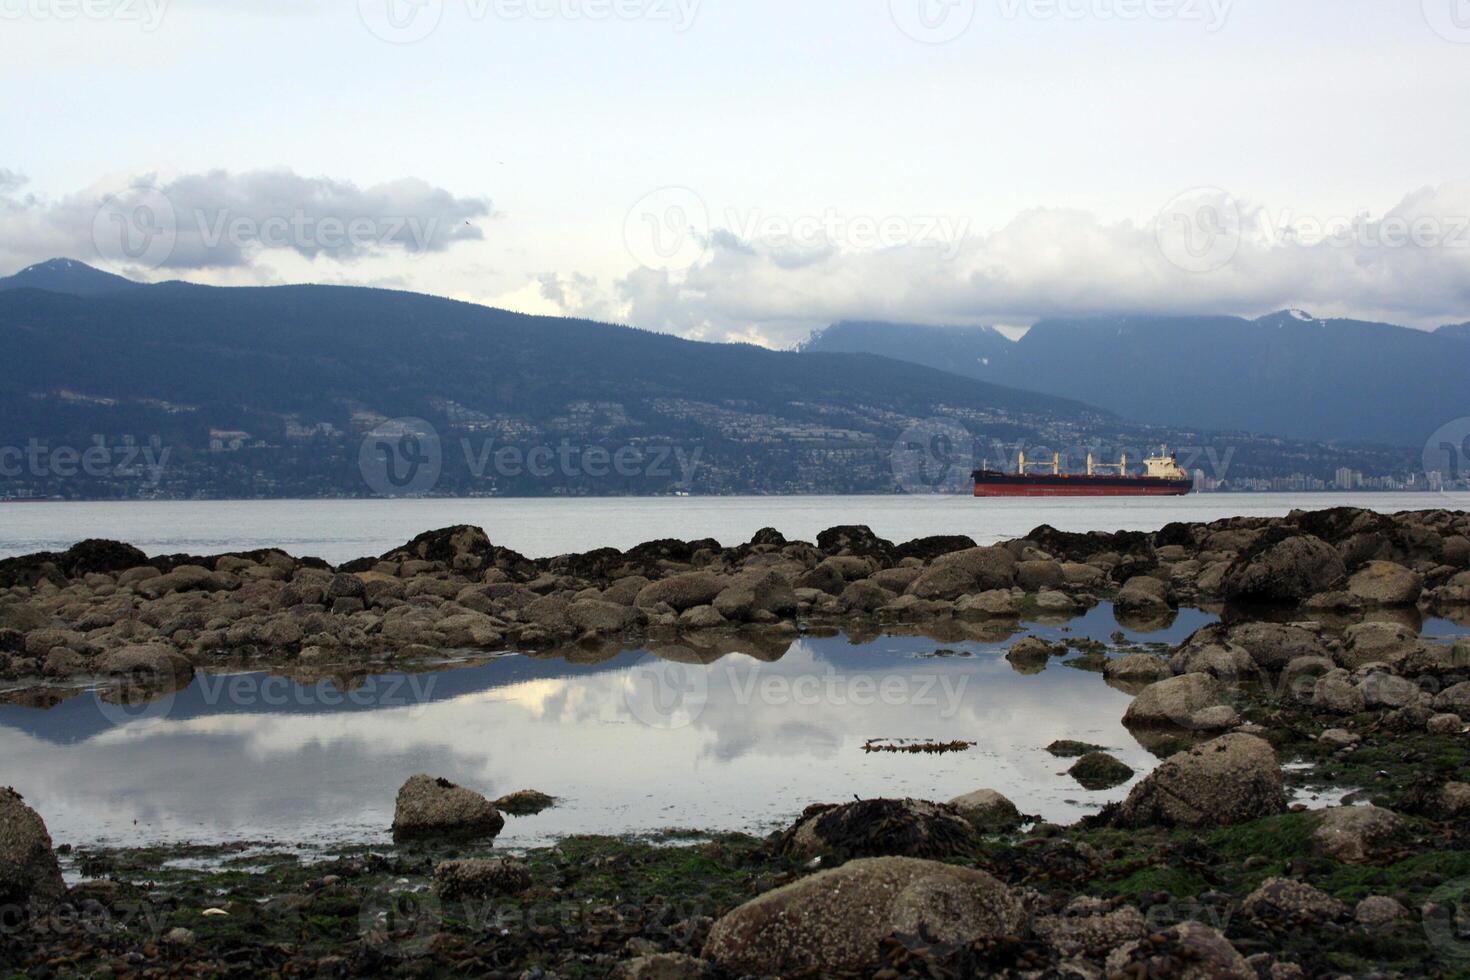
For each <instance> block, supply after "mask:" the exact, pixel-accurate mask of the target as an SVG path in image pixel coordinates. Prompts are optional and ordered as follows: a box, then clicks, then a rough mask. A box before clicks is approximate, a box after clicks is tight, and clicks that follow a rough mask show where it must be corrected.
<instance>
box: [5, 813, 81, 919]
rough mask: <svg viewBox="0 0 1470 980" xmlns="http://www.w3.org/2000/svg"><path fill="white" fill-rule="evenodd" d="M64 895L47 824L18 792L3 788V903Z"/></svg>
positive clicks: (48, 900)
mask: <svg viewBox="0 0 1470 980" xmlns="http://www.w3.org/2000/svg"><path fill="white" fill-rule="evenodd" d="M65 894H66V884H65V883H64V882H63V881H62V880H61V866H60V865H59V864H58V863H57V861H56V853H55V852H54V851H53V850H52V849H51V835H50V834H49V833H48V832H47V831H46V824H45V823H44V822H43V821H42V820H41V817H40V815H39V814H38V813H36V811H35V810H32V809H31V808H30V807H28V806H26V804H25V800H23V799H21V796H20V794H19V793H17V792H16V791H15V790H13V789H11V788H10V787H8V786H7V787H5V788H3V789H0V905H25V904H27V903H29V902H32V901H35V902H53V901H56V900H57V899H59V898H61V897H63V896H64V895H65Z"/></svg>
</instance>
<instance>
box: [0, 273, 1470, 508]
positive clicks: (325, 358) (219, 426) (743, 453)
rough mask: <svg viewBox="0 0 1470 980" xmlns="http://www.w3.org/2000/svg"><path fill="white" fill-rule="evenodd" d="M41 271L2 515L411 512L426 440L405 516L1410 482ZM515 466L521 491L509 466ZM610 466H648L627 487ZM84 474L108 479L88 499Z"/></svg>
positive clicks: (90, 480)
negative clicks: (1139, 484)
mask: <svg viewBox="0 0 1470 980" xmlns="http://www.w3.org/2000/svg"><path fill="white" fill-rule="evenodd" d="M43 265H45V266H49V267H50V268H49V269H48V270H47V271H48V273H59V275H57V274H51V275H49V278H43V277H41V276H40V275H39V274H31V275H29V276H25V277H22V278H24V280H25V281H27V282H29V283H32V284H34V283H36V282H38V281H46V282H48V283H49V284H50V285H52V286H53V287H54V288H53V289H50V290H47V289H42V288H39V287H37V286H34V285H31V286H22V287H20V288H9V289H4V290H0V345H3V348H4V350H5V352H6V355H7V360H6V367H7V370H5V371H3V372H0V447H23V448H24V449H25V458H26V460H27V462H26V465H25V466H24V467H22V472H20V473H19V475H17V474H15V473H14V472H7V473H4V474H0V497H6V496H13V497H29V496H64V497H69V498H76V499H82V498H97V497H127V496H165V497H180V496H188V497H192V496H207V497H237V498H238V497H313V496H365V495H370V494H374V493H383V492H392V493H398V492H404V491H402V490H401V487H402V486H403V484H401V483H398V482H394V483H393V485H392V487H391V488H388V489H386V490H385V489H384V487H383V486H381V485H379V484H378V483H375V482H374V480H373V479H370V478H368V468H369V465H370V464H371V463H372V460H373V458H375V457H376V456H378V455H381V451H382V448H383V445H382V440H383V439H384V438H391V439H392V440H394V441H397V440H398V439H399V438H400V437H401V436H402V435H403V433H404V432H410V433H414V434H415V438H417V434H419V433H421V432H422V431H423V430H422V428H421V426H422V425H427V426H428V440H429V441H428V442H424V443H422V444H420V445H417V446H408V447H406V450H405V455H404V458H403V460H402V462H404V463H405V464H408V463H412V464H413V466H412V467H411V468H412V469H413V470H414V472H418V471H419V463H425V464H426V465H429V467H430V469H431V470H434V471H436V472H435V473H434V475H433V478H432V479H431V480H430V481H429V482H428V483H427V484H425V485H424V486H422V487H421V486H419V485H418V484H414V489H413V490H412V491H411V492H413V493H416V494H418V493H427V494H434V495H439V496H474V495H501V496H504V495H521V496H546V495H584V494H586V495H618V494H649V493H669V492H675V491H689V492H693V493H697V494H713V493H726V494H728V493H756V494H764V493H889V492H894V491H896V490H898V489H900V488H901V487H902V488H905V489H910V490H912V489H915V488H916V486H917V487H923V486H930V487H932V486H935V485H937V484H936V483H935V480H943V484H942V485H943V486H944V487H945V488H946V489H947V490H950V491H963V490H964V489H966V485H965V481H966V479H967V477H968V475H969V468H970V465H971V464H972V463H976V462H979V461H980V460H981V459H982V458H984V459H989V460H991V461H992V462H995V461H999V460H1002V459H1014V454H1015V452H1016V451H1017V447H1019V446H1024V447H1026V448H1027V450H1028V451H1034V452H1038V453H1041V454H1043V455H1045V454H1049V453H1050V452H1052V451H1064V452H1074V451H1078V452H1080V453H1081V454H1082V455H1081V456H1080V457H1078V461H1080V459H1081V458H1085V454H1086V452H1088V451H1091V450H1094V449H1095V450H1096V451H1097V452H1098V454H1099V456H1100V457H1102V458H1112V457H1114V456H1115V455H1116V454H1117V453H1118V452H1120V451H1125V450H1126V451H1129V452H1131V453H1139V452H1141V451H1146V450H1147V449H1150V448H1152V447H1155V446H1158V445H1159V444H1161V443H1168V444H1170V445H1172V446H1174V447H1176V448H1180V449H1186V450H1187V449H1188V448H1189V447H1191V446H1193V447H1197V449H1198V452H1197V453H1196V454H1195V456H1194V457H1192V458H1195V459H1197V460H1199V461H1200V462H1199V463H1191V464H1190V465H1206V466H1208V465H1210V464H1209V462H1208V461H1209V460H1211V459H1224V460H1228V461H1229V463H1228V465H1229V470H1230V474H1231V476H1232V477H1240V478H1243V479H1247V480H1259V479H1263V478H1270V477H1276V476H1281V475H1284V474H1289V473H1294V472H1311V473H1316V474H1318V476H1319V477H1321V476H1323V475H1326V476H1330V475H1331V473H1332V472H1333V471H1334V470H1335V469H1336V468H1337V467H1341V466H1351V467H1354V468H1357V469H1361V470H1364V471H1367V472H1382V473H1386V472H1402V471H1404V470H1405V469H1406V468H1407V466H1410V465H1412V460H1411V459H1410V458H1409V455H1408V454H1403V453H1401V452H1398V451H1393V452H1378V451H1365V450H1341V449H1335V448H1332V447H1324V446H1321V445H1319V444H1316V443H1309V442H1301V441H1289V440H1282V439H1277V438H1265V439H1262V438H1256V437H1254V436H1251V435H1250V434H1248V433H1244V432H1232V433H1228V434H1224V435H1220V434H1213V435H1212V434H1210V433H1206V432H1201V431H1199V430H1198V429H1197V428H1184V429H1181V428H1177V427H1168V426H1150V425H1141V424H1138V423H1135V422H1131V421H1126V420H1123V419H1120V418H1117V417H1116V416H1114V415H1112V414H1110V413H1109V412H1107V411H1104V410H1101V409H1098V408H1094V407H1092V406H1089V405H1086V404H1083V403H1081V402H1078V401H1074V400H1071V399H1066V398H1059V397H1056V396H1053V395H1048V394H1041V393H1037V392H1032V391H1023V390H1020V389H1017V388H1013V387H1008V386H1005V385H1002V384H994V383H990V382H986V381H981V380H976V379H973V378H966V377H962V376H960V375H957V374H955V373H953V372H951V371H941V370H934V369H932V368H929V367H925V366H922V365H918V364H913V363H910V362H908V361H904V360H897V359H892V358H887V357H881V356H876V355H873V354H844V353H815V352H814V353H797V352H792V351H771V350H766V349H764V348H759V347H753V346H749V345H743V344H712V343H702V342H696V341H690V340H684V339H682V338H679V337H675V336H671V335H668V334H662V333H653V332H649V331H644V330H638V329H635V328H632V327H623V326H616V325H611V324H606V323H595V322H592V321H586V320H572V319H565V318H557V317H536V316H527V315H524V314H519V313H512V312H509V311H506V310H497V309H492V308H489V307H484V306H477V305H474V304H470V303H461V302H457V301H453V300H447V299H441V298H437V297H433V296H424V295H419V294H415V293H405V292H394V291H388V290H381V289H368V288H360V287H346V286H278V287H237V288H216V287H208V286H196V285H190V284H188V283H181V282H169V283H160V284H156V285H147V286H144V285H138V284H132V285H130V286H125V287H120V288H118V287H116V284H115V283H109V284H108V286H107V288H106V289H104V290H102V291H100V292H94V291H93V289H94V286H95V285H96V284H98V283H102V282H106V280H98V279H97V277H95V276H91V275H88V271H87V270H85V269H77V268H75V267H73V266H71V265H68V264H52V263H47V264H43ZM93 271H95V270H93ZM12 278H15V277H12ZM67 289H80V290H82V291H83V293H84V294H83V295H76V294H72V293H68V292H66V291H65V290H67ZM57 290H61V291H57ZM982 333H983V332H982ZM1005 343H1007V344H1009V343H1010V342H1009V341H1005ZM1012 346H1014V345H1012ZM1457 346H1458V345H1457ZM415 420H422V422H419V421H415ZM410 423H411V424H410ZM404 426H408V428H404ZM385 432H386V433H388V434H389V435H387V436H385V435H384V433H385ZM428 445H432V446H433V447H434V449H435V450H438V451H439V455H440V456H442V460H437V459H435V460H431V457H432V456H433V455H434V453H433V452H431V451H429V450H426V449H425V446H428ZM32 447H37V450H38V452H37V455H36V459H37V460H38V462H32V461H31V460H32V456H31V448H32ZM52 450H57V451H59V452H61V453H62V455H57V456H53V455H50V453H51V451H52ZM502 452H509V453H510V455H511V457H513V458H519V459H521V460H522V461H523V464H524V463H529V465H523V464H517V465H514V466H507V465H503V464H502V462H501V458H502V457H501V453H502ZM66 453H70V455H69V456H67V455H65V454H66ZM616 453H623V454H628V456H629V458H631V460H633V465H631V467H630V468H629V467H624V468H620V469H616V470H615V471H610V468H609V465H608V461H609V459H610V458H611V457H612V456H613V454H616ZM408 454H411V455H412V456H413V457H414V458H413V459H412V460H410V459H408ZM426 454H427V455H426ZM681 454H682V455H681ZM13 455H14V454H13V453H11V454H10V456H8V457H7V458H12V457H13ZM1413 455H1414V456H1417V454H1413ZM671 457H672V459H671ZM899 457H902V459H899ZM79 458H80V459H82V460H83V461H87V460H90V461H91V462H90V463H89V464H87V465H90V466H91V467H92V468H91V470H84V471H83V472H81V473H78V472H77V471H78V459H79ZM1134 458H1137V457H1136V456H1135V457H1134ZM97 459H101V461H102V462H101V463H100V464H99V463H97V462H96V460H97ZM537 459H539V460H540V469H539V470H538V466H537V464H536V463H535V462H534V460H537ZM896 459H897V460H898V461H897V462H896ZM658 460H662V462H655V461H658ZM903 460H907V461H908V462H907V463H904V462H903ZM381 462H382V461H381V460H379V461H378V464H377V465H379V466H381ZM114 463H115V464H116V465H113V464H114ZM441 463H442V471H440V470H441V468H440V464H441ZM104 464H105V465H104ZM645 464H649V465H645ZM675 464H677V465H675ZM686 464H687V465H686ZM99 467H100V470H99ZM904 467H907V468H904ZM11 469H12V471H13V469H14V468H13V467H12V468H11ZM911 471H912V472H911ZM405 472H407V471H406V470H405ZM395 475H397V474H396V471H395ZM1214 475H1217V476H1222V475H1223V474H1222V473H1215V474H1214ZM145 478H146V479H145ZM915 479H917V480H918V481H919V482H918V484H916V485H915V484H913V482H912V481H913V480H915ZM925 481H928V482H927V483H926V482H925Z"/></svg>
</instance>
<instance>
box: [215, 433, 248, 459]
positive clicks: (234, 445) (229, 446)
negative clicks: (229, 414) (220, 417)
mask: <svg viewBox="0 0 1470 980" xmlns="http://www.w3.org/2000/svg"><path fill="white" fill-rule="evenodd" d="M249 441H250V433H248V432H241V431H239V430H238V429H210V430H209V451H210V452H212V453H237V452H239V451H240V450H241V449H243V448H244V447H245V444H246V443H247V442H249Z"/></svg>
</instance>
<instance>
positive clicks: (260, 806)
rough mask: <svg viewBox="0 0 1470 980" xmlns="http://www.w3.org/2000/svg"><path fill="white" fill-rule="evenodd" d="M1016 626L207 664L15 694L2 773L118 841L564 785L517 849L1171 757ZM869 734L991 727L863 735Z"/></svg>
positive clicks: (58, 811) (1077, 629) (283, 830)
mask: <svg viewBox="0 0 1470 980" xmlns="http://www.w3.org/2000/svg"><path fill="white" fill-rule="evenodd" d="M1214 618H1215V617H1213V616H1212V615H1210V614H1207V613H1204V612H1200V611H1197V610H1181V611H1180V613H1179V615H1178V617H1177V618H1175V619H1173V620H1172V621H1169V622H1163V623H1156V624H1152V625H1151V626H1150V627H1149V629H1150V632H1138V631H1137V630H1136V629H1133V628H1129V629H1127V630H1125V632H1126V633H1127V634H1128V635H1129V637H1130V638H1131V639H1133V640H1136V641H1142V642H1173V643H1177V642H1179V640H1181V639H1182V638H1183V637H1185V636H1187V635H1188V634H1189V633H1190V632H1192V631H1193V630H1195V629H1197V628H1199V627H1200V626H1202V625H1204V624H1205V623H1208V622H1211V621H1213V620H1214ZM1118 629H1120V626H1119V624H1118V623H1117V622H1116V621H1115V619H1114V617H1113V614H1112V611H1111V609H1110V608H1109V607H1108V606H1106V605H1104V606H1100V607H1098V608H1095V609H1093V610H1091V611H1090V612H1089V613H1088V614H1087V615H1086V616H1083V617H1079V618H1077V619H1074V620H1071V621H1070V622H1068V623H1065V624H1052V625H1040V624H1028V631H1029V632H1034V633H1036V634H1038V635H1041V636H1045V637H1048V638H1050V639H1054V640H1060V639H1062V638H1064V637H1066V636H1089V637H1092V638H1095V639H1100V640H1106V639H1107V638H1108V637H1109V636H1110V635H1111V634H1112V633H1113V632H1114V631H1116V630H1118ZM1003 637H1004V632H1002V633H1001V634H1000V636H999V637H997V639H996V640H995V641H992V642H974V641H971V642H958V643H943V644H940V643H936V642H935V641H934V640H932V639H925V638H922V637H915V636H883V637H879V638H877V639H871V638H864V639H863V640H862V641H860V642H858V641H854V640H853V639H851V638H849V637H847V636H840V635H839V636H827V637H819V636H803V637H801V638H799V639H796V640H794V641H792V642H791V643H790V645H789V646H788V645H786V644H785V643H782V644H780V647H779V648H769V647H761V648H760V649H755V648H752V654H756V655H747V654H745V653H741V652H738V651H736V652H731V653H729V654H727V655H725V656H723V657H720V658H719V659H717V660H714V661H713V662H711V663H705V662H703V661H702V659H701V658H698V657H688V656H685V657H683V658H681V659H668V658H669V657H677V656H679V654H678V651H677V650H675V649H672V648H660V647H657V646H655V647H654V648H653V649H652V650H629V651H626V652H623V653H621V654H618V655H616V656H614V657H612V658H611V659H607V660H603V661H601V662H598V663H579V662H573V661H572V660H567V659H563V658H560V657H532V656H520V655H505V656H501V657H497V658H494V659H492V660H491V661H490V662H488V663H485V664H483V665H478V666H464V667H459V668H455V669H450V670H444V671H440V672H435V673H425V674H414V675H404V674H384V675H374V676H368V677H358V678H356V680H355V681H354V682H353V683H352V684H350V685H348V686H346V687H343V686H341V682H340V681H335V680H331V679H327V680H322V681H304V680H303V681H299V682H298V681H293V680H290V679H288V678H285V677H281V676H275V677H272V676H270V675H267V674H263V673H244V674H233V675H218V674H207V673H203V672H201V673H199V674H198V675H197V676H196V677H195V678H194V680H193V682H192V683H190V684H189V685H188V686H186V687H184V688H183V689H181V690H179V691H176V692H173V693H172V694H168V695H166V696H164V697H161V698H159V699H158V700H155V701H151V702H149V703H147V704H135V705H118V704H115V703H112V702H110V701H109V700H106V699H105V698H103V697H100V696H99V695H98V694H96V693H94V692H92V691H79V692H77V693H76V694H75V695H73V696H72V697H69V698H67V699H66V700H63V701H62V702H61V703H60V704H57V705H55V706H53V707H40V706H36V707H30V706H24V705H19V704H3V703H0V785H13V786H15V787H16V788H17V789H18V790H19V791H20V792H21V793H22V795H24V796H25V798H26V800H27V801H28V802H29V803H30V804H31V805H32V806H34V807H36V808H37V809H38V810H39V811H40V812H41V813H42V814H43V815H44V816H45V818H46V822H47V825H48V826H49V827H50V829H51V833H52V835H53V837H55V839H56V841H57V842H58V843H71V844H97V843H108V844H113V845H141V844H147V843H154V842H183V841H192V842H196V843H216V842H221V843H222V842H232V841H233V842H240V841H262V842H273V843H276V844H285V845H305V846H308V847H309V846H311V845H312V844H314V843H318V842H320V843H328V842H335V843H342V842H349V841H357V842H384V841H386V840H387V839H388V826H389V824H390V823H391V822H392V817H393V800H394V795H395V794H396V792H397V790H398V787H399V786H400V785H401V784H402V783H403V781H404V780H405V779H407V778H408V777H409V776H411V775H413V774H414V773H418V772H429V773H433V774H436V775H446V776H450V777H451V778H453V779H455V780H456V781H458V782H461V783H463V784H465V785H468V786H471V787H473V788H475V789H478V790H480V791H482V792H485V793H486V794H488V795H489V796H490V797H492V798H494V797H496V796H498V795H502V794H504V793H508V792H512V791H514V790H518V789H526V788H535V789H539V790H542V791H543V792H548V793H551V794H552V795H554V796H557V797H559V798H560V803H559V804H558V805H557V806H556V807H555V808H554V809H551V810H548V811H546V812H544V813H542V814H539V815H537V816H535V817H524V818H510V822H509V823H508V824H507V827H506V831H505V833H504V834H502V835H501V837H500V839H499V840H498V841H497V846H508V847H512V848H514V847H525V846H535V845H538V844H543V843H546V842H548V841H550V840H552V839H554V838H556V837H560V836H565V835H568V834H578V833H599V834H623V833H649V832H659V831H667V830H675V829H686V828H698V829H706V830H725V829H728V830H748V831H756V832H764V831H768V830H770V829H772V828H775V827H778V826H782V825H784V824H786V823H789V822H790V821H791V820H792V819H793V818H794V817H795V816H796V815H797V814H799V813H800V812H801V811H802V809H804V808H805V807H806V806H807V805H808V804H810V803H814V802H823V801H827V802H831V801H840V800H848V799H851V798H852V796H853V794H858V795H860V796H864V797H870V796H880V795H883V796H915V797H921V798H924V799H940V800H947V799H950V798H952V797H954V796H958V795H960V794H962V793H967V792H970V791H971V790H974V789H978V788H981V787H991V788H994V789H998V790H1000V791H1001V792H1003V793H1005V794H1006V795H1007V796H1009V797H1010V798H1011V799H1013V800H1014V801H1015V802H1016V804H1017V805H1018V806H1019V807H1020V808H1021V809H1022V811H1023V812H1026V813H1034V814H1039V815H1043V816H1045V817H1047V818H1049V819H1052V820H1075V819H1076V818H1077V817H1079V816H1081V815H1083V814H1085V813H1087V812H1090V811H1092V810H1096V809H1097V808H1099V807H1101V806H1102V805H1103V804H1104V803H1106V802H1108V801H1110V800H1115V799H1119V798H1121V797H1122V796H1123V795H1124V794H1126V793H1127V791H1128V786H1127V785H1124V786H1119V787H1116V788H1115V789H1113V790H1109V791H1104V792H1089V791H1087V790H1085V789H1083V788H1082V787H1081V786H1079V785H1078V784H1077V783H1076V782H1075V781H1074V780H1072V778H1071V777H1070V776H1068V775H1066V773H1065V770H1066V769H1067V767H1068V766H1069V765H1070V763H1069V762H1067V761H1066V760H1062V759H1057V758H1055V757H1053V756H1051V755H1050V754H1048V753H1047V752H1046V751H1045V748H1046V746H1047V745H1048V744H1050V743H1051V742H1052V741H1053V740H1054V739H1059V738H1072V739H1080V740H1084V741H1088V742H1094V743H1097V744H1100V745H1105V746H1107V747H1108V748H1109V749H1110V750H1111V751H1113V752H1114V753H1115V754H1116V755H1117V756H1118V757H1119V758H1120V759H1122V760H1123V761H1125V762H1127V763H1128V764H1129V765H1131V766H1132V767H1133V768H1134V769H1136V770H1137V771H1138V773H1139V778H1141V776H1142V774H1143V773H1146V772H1148V771H1149V770H1151V769H1152V768H1153V766H1154V765H1155V764H1156V763H1157V760H1156V759H1155V758H1154V757H1153V756H1152V755H1151V754H1150V753H1149V752H1148V751H1147V750H1146V749H1145V748H1144V747H1143V746H1141V745H1140V744H1139V743H1138V742H1137V741H1136V740H1135V739H1134V737H1133V736H1132V735H1130V734H1129V732H1128V730H1127V729H1125V728H1124V727H1123V725H1122V717H1123V712H1124V710H1125V709H1126V708H1127V705H1128V701H1129V696H1128V694H1126V693H1124V692H1123V691H1119V690H1114V689H1113V688H1111V687H1109V686H1108V685H1107V684H1106V683H1105V682H1104V680H1103V678H1102V677H1101V676H1100V675H1099V674H1096V673H1090V672H1088V671H1084V670H1077V669H1075V668H1071V667H1067V666H1065V665H1064V664H1063V663H1061V662H1058V661H1053V662H1052V663H1050V664H1048V665H1047V666H1046V668H1045V669H1044V670H1040V671H1039V672H1037V671H1036V670H1035V669H1033V670H1032V671H1029V672H1027V673H1022V672H1020V671H1018V670H1017V669H1015V668H1013V667H1012V666H1011V664H1010V663H1009V662H1007V661H1006V660H1005V658H1004V652H1005V650H1006V648H1007V647H1008V645H1009V643H1010V641H1009V640H1007V639H1004V638H1003ZM737 646H738V644H737ZM941 648H942V649H944V650H946V651H947V652H946V654H945V655H944V656H935V655H934V654H935V651H936V650H938V649H941ZM871 739H883V740H892V741H894V742H901V741H902V740H921V741H937V742H950V741H953V740H960V741H966V742H973V743H974V746H973V747H972V748H970V749H969V750H967V751H963V752H955V753H952V754H948V755H927V754H920V755H914V754H901V753H888V752H866V751H864V745H865V743H867V742H868V741H869V740H871Z"/></svg>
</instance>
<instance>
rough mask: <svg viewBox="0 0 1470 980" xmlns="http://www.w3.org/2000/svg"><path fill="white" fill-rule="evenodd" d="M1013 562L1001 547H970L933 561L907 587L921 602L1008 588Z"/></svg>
mask: <svg viewBox="0 0 1470 980" xmlns="http://www.w3.org/2000/svg"><path fill="white" fill-rule="evenodd" d="M1015 582H1016V560H1015V558H1013V557H1011V553H1010V552H1009V551H1007V550H1006V549H1004V548H969V549H966V550H965V551H956V552H953V553H951V554H948V555H944V556H942V557H940V558H936V559H935V560H934V562H933V564H931V565H930V566H929V567H928V568H927V569H925V570H924V572H923V573H922V574H921V575H920V576H919V577H918V578H916V579H914V582H913V584H912V585H910V586H909V587H908V590H907V591H908V593H909V594H910V595H913V596H917V597H918V598H920V599H949V600H953V599H958V598H959V597H960V596H962V595H965V594H966V593H973V592H986V591H989V590H991V589H1008V588H1010V587H1011V586H1012V585H1014V584H1015Z"/></svg>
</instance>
